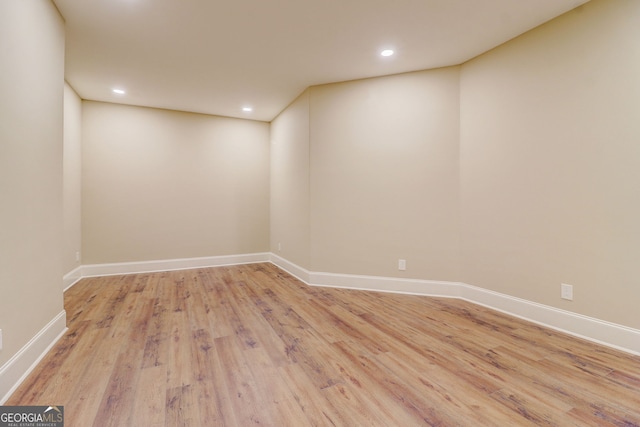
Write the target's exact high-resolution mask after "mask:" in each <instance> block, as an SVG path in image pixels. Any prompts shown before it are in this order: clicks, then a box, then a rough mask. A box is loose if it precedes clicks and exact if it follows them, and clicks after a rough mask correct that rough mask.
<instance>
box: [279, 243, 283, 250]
mask: <svg viewBox="0 0 640 427" xmlns="http://www.w3.org/2000/svg"><path fill="white" fill-rule="evenodd" d="M278 250H279V251H281V250H282V243H278Z"/></svg>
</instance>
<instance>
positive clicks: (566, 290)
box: [560, 283, 573, 301]
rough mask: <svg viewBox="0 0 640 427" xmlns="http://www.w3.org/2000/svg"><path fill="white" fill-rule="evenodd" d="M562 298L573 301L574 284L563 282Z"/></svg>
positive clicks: (561, 288) (561, 286) (561, 287)
mask: <svg viewBox="0 0 640 427" xmlns="http://www.w3.org/2000/svg"><path fill="white" fill-rule="evenodd" d="M560 298H562V299H566V300H569V301H573V286H571V285H567V284H566V283H562V284H561V285H560Z"/></svg>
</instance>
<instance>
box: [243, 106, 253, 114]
mask: <svg viewBox="0 0 640 427" xmlns="http://www.w3.org/2000/svg"><path fill="white" fill-rule="evenodd" d="M242 111H244V112H245V113H250V112H252V111H253V108H252V107H242Z"/></svg>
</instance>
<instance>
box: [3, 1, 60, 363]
mask: <svg viewBox="0 0 640 427" xmlns="http://www.w3.org/2000/svg"><path fill="white" fill-rule="evenodd" d="M0 63H1V64H2V66H1V69H2V71H1V72H0V93H1V94H2V96H0V194H1V195H2V202H1V203H0V224H2V228H1V229H0V328H1V329H2V333H3V347H4V348H3V349H2V350H1V351H0V366H2V365H3V364H4V363H5V362H7V361H8V360H9V359H10V358H11V357H12V356H14V355H15V354H16V353H17V352H18V351H19V350H20V349H21V348H22V347H23V346H24V345H25V344H27V343H28V342H29V340H31V338H33V337H34V336H35V335H36V333H38V332H39V331H40V330H41V329H43V328H44V327H45V326H46V325H47V324H48V323H49V322H50V321H51V320H52V319H53V318H54V317H55V316H57V315H58V314H59V313H60V312H62V310H63V305H62V290H61V286H62V285H61V283H62V259H61V255H60V254H61V252H60V248H62V246H63V239H62V100H63V88H64V23H63V21H62V18H61V17H60V15H59V14H58V12H57V10H56V8H55V7H54V6H53V4H52V3H51V2H49V1H3V2H0Z"/></svg>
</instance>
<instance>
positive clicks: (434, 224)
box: [310, 67, 459, 280]
mask: <svg viewBox="0 0 640 427" xmlns="http://www.w3.org/2000/svg"><path fill="white" fill-rule="evenodd" d="M458 79H459V69H458V68H457V67H451V68H446V69H438V70H430V71H422V72H416V73H409V74H402V75H396V76H389V77H382V78H375V79H367V80H360V81H353V82H346V83H339V84H331V85H324V86H316V87H312V88H311V92H310V95H311V98H310V103H311V104H310V108H311V116H310V117H311V118H310V143H311V171H310V175H311V193H310V195H311V270H312V271H321V272H332V273H352V274H366V275H379V276H397V277H411V278H429V279H443V280H456V279H457V278H458V266H459V257H458V255H459V253H458V248H459V245H458V132H459V93H458ZM398 259H405V260H406V262H407V269H406V271H399V270H398Z"/></svg>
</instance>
